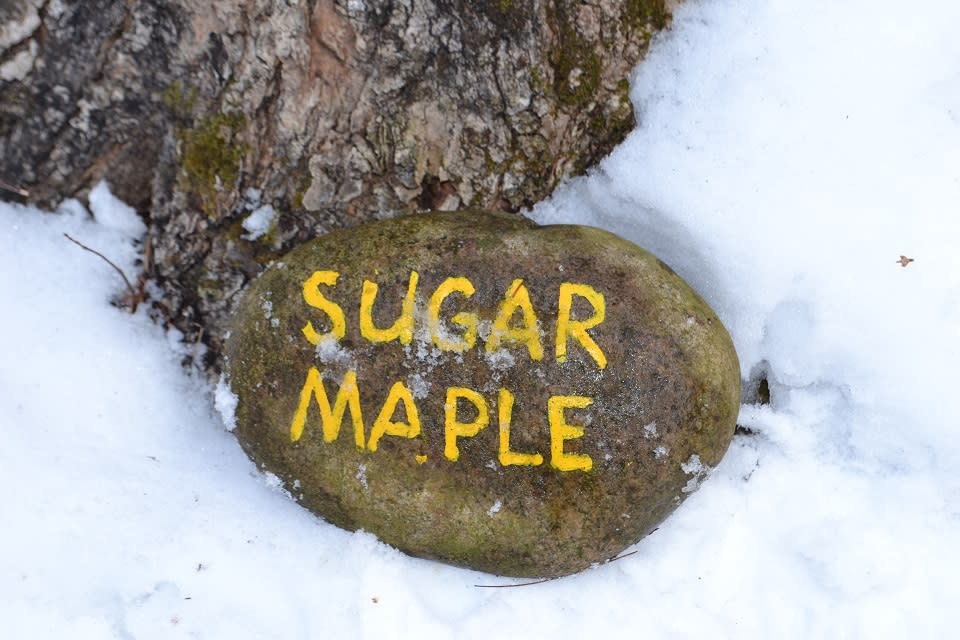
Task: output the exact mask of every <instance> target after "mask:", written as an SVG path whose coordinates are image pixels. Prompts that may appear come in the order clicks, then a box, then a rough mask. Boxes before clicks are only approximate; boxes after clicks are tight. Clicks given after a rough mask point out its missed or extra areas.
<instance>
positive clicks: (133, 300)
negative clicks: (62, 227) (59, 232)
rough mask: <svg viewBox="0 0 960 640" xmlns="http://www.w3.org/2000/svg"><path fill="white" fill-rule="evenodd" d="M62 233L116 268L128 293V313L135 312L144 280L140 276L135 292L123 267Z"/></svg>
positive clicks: (141, 296) (140, 300)
mask: <svg viewBox="0 0 960 640" xmlns="http://www.w3.org/2000/svg"><path fill="white" fill-rule="evenodd" d="M63 235H64V236H66V238H67V240H69V241H70V242H72V243H73V244H75V245H77V246H78V247H80V248H81V249H83V250H84V251H89V252H90V253H92V254H93V255H95V256H97V257H99V258H100V259H101V260H103V261H104V262H106V263H107V264H108V265H110V266H111V267H113V268H114V270H116V272H117V273H119V274H120V277H121V278H123V283H124V284H125V285H127V293H128V295H129V298H130V313H136V311H137V305H139V304H140V303H141V302H143V299H144V296H143V286H144V281H143V279H142V278H141V279H140V280H139V281H138V284H139V288H140V291H139V293H138V292H137V289H134V287H133V285H132V284H130V280H129V279H128V278H127V274H125V273H124V272H123V269H121V268H120V267H118V266H117V265H116V264H114V262H113V261H112V260H110V258H108V257H107V256H105V255H103V254H102V253H100V252H99V251H97V250H96V249H91V248H90V247H88V246H87V245H85V244H83V243H82V242H80V241H79V240H77V239H75V238H73V237H71V236H70V234H69V233H64V234H63Z"/></svg>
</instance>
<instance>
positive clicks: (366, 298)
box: [226, 211, 740, 577]
mask: <svg viewBox="0 0 960 640" xmlns="http://www.w3.org/2000/svg"><path fill="white" fill-rule="evenodd" d="M226 346H227V348H226V354H227V365H228V372H229V382H230V385H231V387H232V389H233V391H234V393H236V395H237V397H238V399H239V402H238V406H237V409H236V425H237V426H236V430H235V433H236V435H237V437H238V439H239V440H240V443H241V445H242V446H243V448H244V449H245V450H246V451H247V453H248V454H249V455H250V456H251V457H252V458H253V460H255V461H256V462H257V463H258V464H259V465H260V466H261V468H263V469H265V470H268V471H270V472H272V473H274V474H276V475H277V476H278V477H279V478H280V479H281V480H282V482H283V485H284V487H285V488H286V489H287V490H288V491H289V492H290V494H291V495H292V496H293V497H294V498H295V499H296V500H297V501H298V502H300V503H301V504H302V505H304V506H305V507H307V508H308V509H310V510H311V511H313V512H314V513H316V514H318V515H320V516H322V517H323V518H325V519H326V520H328V521H330V522H332V523H334V524H336V525H338V526H341V527H344V528H347V529H364V530H366V531H370V532H373V533H374V534H376V535H377V536H378V537H379V538H380V539H381V540H383V541H384V542H386V543H388V544H391V545H394V546H396V547H397V548H399V549H401V550H403V551H405V552H407V553H410V554H412V555H416V556H422V557H427V558H434V559H437V560H442V561H444V562H450V563H453V564H457V565H462V566H465V567H470V568H473V569H479V570H482V571H488V572H492V573H497V574H502V575H511V576H538V577H551V576H559V575H564V574H568V573H572V572H576V571H579V570H581V569H584V568H587V567H589V566H590V565H591V564H593V563H597V562H602V561H604V560H607V559H609V558H612V557H614V556H616V555H617V554H618V553H620V552H621V551H622V550H623V549H624V548H625V547H627V546H629V545H631V544H633V543H635V542H636V541H638V540H639V539H640V538H642V537H643V536H644V535H646V534H647V533H649V532H650V531H651V530H653V529H654V528H655V527H656V526H657V525H658V524H659V523H660V522H661V521H662V520H663V519H664V518H665V517H666V516H667V515H668V514H669V513H670V512H671V511H673V510H674V509H675V508H676V507H677V505H679V504H680V502H681V501H682V500H683V499H684V498H685V497H686V496H687V495H689V493H690V492H691V491H692V490H694V489H695V488H696V487H697V485H698V483H699V482H700V480H701V479H702V478H703V477H704V475H705V474H706V472H707V471H708V470H709V468H710V467H712V466H714V465H716V464H717V463H718V462H719V461H720V458H721V457H722V455H723V453H724V451H725V450H726V448H727V446H728V444H729V443H730V440H731V438H732V436H733V432H734V428H735V420H736V416H737V411H738V406H739V396H740V373H739V365H738V362H737V357H736V353H735V351H734V348H733V344H732V342H731V340H730V337H729V335H728V334H727V332H726V330H725V329H724V327H723V326H722V325H721V323H720V321H719V319H718V318H717V316H716V314H714V313H713V311H712V310H711V309H710V308H709V307H708V306H707V304H706V303H705V302H704V301H703V300H702V299H701V298H700V297H699V296H698V295H697V294H696V293H695V292H694V291H693V290H691V289H690V287H689V286H688V285H687V284H686V283H684V282H683V281H682V280H681V279H680V277H679V276H677V274H675V273H674V272H673V271H672V270H671V269H670V267H668V266H667V265H666V264H664V263H663V262H661V261H660V260H658V259H657V258H656V257H654V256H653V255H651V254H649V253H647V252H646V251H644V250H642V249H640V248H639V247H637V246H636V245H633V244H631V243H629V242H627V241H625V240H623V239H621V238H618V237H617V236H614V235H612V234H610V233H607V232H605V231H602V230H599V229H594V228H590V227H580V226H566V225H562V226H560V225H558V226H545V227H540V226H537V225H535V224H533V223H532V222H530V221H528V220H526V219H524V218H520V217H517V216H510V215H505V214H493V213H485V212H480V211H470V212H459V213H456V214H449V213H431V214H424V215H419V216H410V217H403V218H397V219H393V220H388V221H383V222H377V223H373V224H368V225H365V226H360V227H356V228H353V229H347V230H342V231H337V232H335V233H331V234H329V235H326V236H323V237H320V238H317V239H315V240H313V241H311V242H309V243H307V244H305V245H303V246H301V247H299V248H297V249H295V250H294V251H292V252H290V253H289V254H287V255H286V256H284V257H283V258H282V259H281V260H280V261H278V262H275V263H274V264H272V265H271V266H270V267H269V268H267V269H266V271H265V272H264V273H263V274H262V275H261V276H260V277H259V279H257V280H256V281H255V282H254V284H253V285H252V286H251V287H250V289H249V291H248V292H247V293H246V295H245V297H244V299H243V301H242V302H241V304H240V307H239V310H238V312H237V314H236V316H235V318H234V323H233V329H232V333H231V335H230V338H229V339H228V341H227V345H226Z"/></svg>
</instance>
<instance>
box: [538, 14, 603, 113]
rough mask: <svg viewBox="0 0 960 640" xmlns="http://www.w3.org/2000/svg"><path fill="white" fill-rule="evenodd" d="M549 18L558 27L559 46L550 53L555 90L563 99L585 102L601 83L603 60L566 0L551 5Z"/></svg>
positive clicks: (574, 103) (569, 102) (571, 103)
mask: <svg viewBox="0 0 960 640" xmlns="http://www.w3.org/2000/svg"><path fill="white" fill-rule="evenodd" d="M547 19H548V20H549V21H550V22H552V23H553V26H554V28H555V29H556V31H557V36H558V38H557V46H555V47H554V48H553V49H552V50H551V51H550V53H549V56H548V59H549V61H550V66H551V67H553V90H554V92H555V93H556V96H557V98H558V99H559V101H560V103H561V104H563V105H567V106H582V105H584V104H586V103H588V102H590V101H591V100H592V99H593V98H594V97H595V96H596V94H597V90H598V89H599V87H600V71H601V68H602V66H601V62H600V57H599V56H598V55H597V53H596V51H595V49H594V47H592V46H591V45H590V43H589V42H587V41H586V40H585V39H584V38H583V37H582V36H581V35H580V34H579V32H577V29H576V27H575V25H574V23H573V18H572V16H570V14H569V13H568V9H567V7H566V6H565V4H564V3H563V2H557V3H556V4H555V5H554V6H553V7H551V8H548V9H547Z"/></svg>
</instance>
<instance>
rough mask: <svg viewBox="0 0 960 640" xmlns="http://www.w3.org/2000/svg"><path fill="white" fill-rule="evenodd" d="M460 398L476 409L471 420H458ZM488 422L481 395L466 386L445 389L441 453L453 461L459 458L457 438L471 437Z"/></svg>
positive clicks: (488, 411)
mask: <svg viewBox="0 0 960 640" xmlns="http://www.w3.org/2000/svg"><path fill="white" fill-rule="evenodd" d="M461 398H462V399H463V400H466V401H467V402H469V403H471V404H472V405H473V406H474V408H475V409H476V411H477V417H476V418H474V419H473V421H472V422H460V420H458V415H457V414H458V411H457V410H458V408H459V407H458V403H459V401H460V399H461ZM488 424H490V410H489V409H488V408H487V401H486V400H484V399H483V396H482V395H480V394H479V393H477V392H476V391H473V390H472V389H468V388H466V387H450V388H449V389H447V400H446V402H445V403H444V405H443V440H444V444H443V455H445V456H446V457H447V459H448V460H453V461H454V462H456V461H457V460H459V459H460V449H458V448H457V438H472V437H474V436H475V435H477V434H478V433H480V430H481V429H483V428H485V427H486V426H487V425H488Z"/></svg>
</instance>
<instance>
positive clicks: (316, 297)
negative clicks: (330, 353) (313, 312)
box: [303, 271, 347, 344]
mask: <svg viewBox="0 0 960 640" xmlns="http://www.w3.org/2000/svg"><path fill="white" fill-rule="evenodd" d="M339 277H340V274H339V273H337V272H336V271H314V272H313V275H311V276H310V277H309V278H307V280H306V281H305V282H304V283H303V299H304V301H305V302H306V303H307V304H308V305H310V306H311V307H313V308H315V309H320V310H321V311H323V312H324V313H326V314H327V315H328V316H329V317H330V331H329V332H328V333H325V334H322V335H321V334H319V333H317V330H316V329H314V328H313V323H312V322H307V324H306V325H304V327H303V335H304V337H305V338H306V339H307V341H308V342H310V343H311V344H320V340H322V339H323V338H326V337H328V336H329V337H334V338H336V339H338V340H339V339H340V338H342V337H343V336H345V335H346V333H347V321H346V319H345V318H344V317H343V309H341V308H340V305H338V304H337V303H336V302H333V301H331V300H328V299H327V298H326V297H324V295H323V294H322V293H320V285H322V284H323V285H327V286H329V287H332V286H334V285H335V284H337V278H339Z"/></svg>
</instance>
